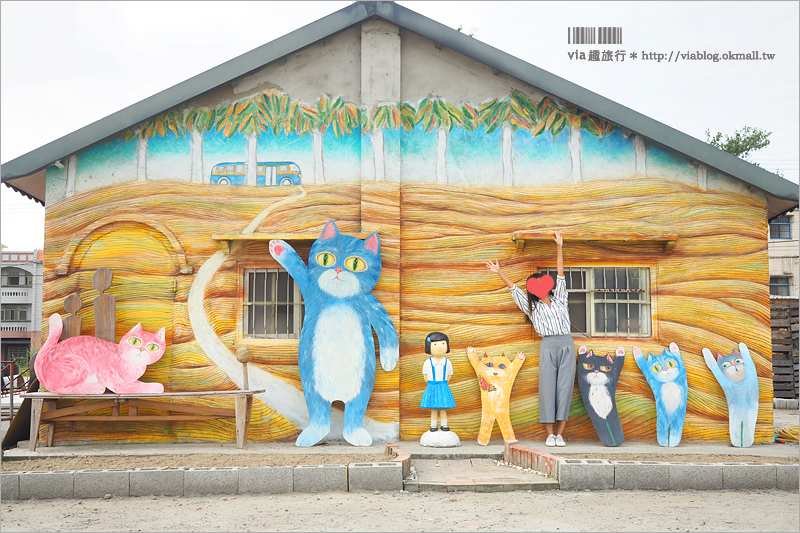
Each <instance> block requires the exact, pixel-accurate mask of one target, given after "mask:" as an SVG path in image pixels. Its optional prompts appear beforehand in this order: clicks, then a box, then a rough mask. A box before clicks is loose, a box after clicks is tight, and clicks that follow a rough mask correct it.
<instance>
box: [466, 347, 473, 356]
mask: <svg viewBox="0 0 800 533" xmlns="http://www.w3.org/2000/svg"><path fill="white" fill-rule="evenodd" d="M467 353H468V354H470V355H472V354H474V353H475V348H473V347H472V346H467Z"/></svg>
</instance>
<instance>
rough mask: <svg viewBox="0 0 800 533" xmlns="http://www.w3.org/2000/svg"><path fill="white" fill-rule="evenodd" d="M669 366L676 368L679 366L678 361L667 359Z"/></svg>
mask: <svg viewBox="0 0 800 533" xmlns="http://www.w3.org/2000/svg"><path fill="white" fill-rule="evenodd" d="M667 366H668V367H669V368H675V367H676V366H678V363H676V362H675V361H667Z"/></svg>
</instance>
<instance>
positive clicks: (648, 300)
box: [539, 265, 655, 339]
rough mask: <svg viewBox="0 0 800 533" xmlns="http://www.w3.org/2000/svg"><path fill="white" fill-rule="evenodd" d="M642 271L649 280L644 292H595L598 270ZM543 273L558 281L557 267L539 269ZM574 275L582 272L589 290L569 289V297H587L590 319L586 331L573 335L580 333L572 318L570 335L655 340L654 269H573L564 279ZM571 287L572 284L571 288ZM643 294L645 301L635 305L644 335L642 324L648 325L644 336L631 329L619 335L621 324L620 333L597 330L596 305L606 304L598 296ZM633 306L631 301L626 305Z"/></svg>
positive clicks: (626, 266) (645, 267) (637, 267)
mask: <svg viewBox="0 0 800 533" xmlns="http://www.w3.org/2000/svg"><path fill="white" fill-rule="evenodd" d="M609 268H613V269H615V270H616V269H625V270H626V271H627V270H630V269H638V270H639V275H640V276H642V275H645V274H646V276H647V279H646V280H645V281H644V282H643V283H642V285H644V288H643V289H639V290H636V291H632V290H618V289H596V288H595V286H594V285H595V276H594V273H595V271H596V270H601V269H609ZM539 271H540V272H545V273H546V274H550V275H551V276H553V279H555V276H556V274H557V269H556V267H542V268H540V269H539ZM574 272H581V273H583V281H584V285H585V288H583V289H569V288H568V289H567V294H568V295H569V294H570V293H583V294H585V295H586V296H585V298H586V301H585V310H584V313H585V317H586V331H573V330H576V329H578V328H577V327H575V326H573V325H572V318H571V317H570V333H571V334H572V335H574V336H580V337H583V338H589V339H614V338H622V339H652V338H655V325H654V320H653V314H654V313H653V310H654V308H655V303H654V301H653V296H652V288H651V285H652V283H653V268H652V267H651V266H633V265H598V266H588V267H587V266H570V267H566V266H565V267H564V275H565V276H564V277H565V278H566V279H569V275H570V274H571V273H574ZM615 275H616V272H615ZM570 284H571V280H570V283H569V284H568V285H570ZM623 292H624V293H626V294H629V293H639V294H644V295H645V298H644V300H640V301H633V303H634V304H635V305H638V306H639V308H640V309H641V310H642V312H641V314H640V317H639V322H640V328H639V329H640V331H641V330H642V328H641V324H644V323H645V321H646V326H647V327H646V329H645V331H644V332H643V333H638V334H637V333H635V332H632V331H630V329H628V330H627V331H619V321H618V322H617V329H616V330H614V331H613V332H608V333H604V332H598V331H597V327H596V320H595V304H597V303H602V302H604V300H602V299H599V298H595V295H597V294H608V293H623ZM607 303H617V304H619V303H622V302H620V301H619V300H617V301H615V302H607ZM624 303H626V304H628V305H630V303H631V301H627V302H624Z"/></svg>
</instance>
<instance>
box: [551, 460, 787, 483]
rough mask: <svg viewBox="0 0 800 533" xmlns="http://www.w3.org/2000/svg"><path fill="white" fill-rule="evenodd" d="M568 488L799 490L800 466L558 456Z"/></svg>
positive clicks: (560, 480) (559, 470)
mask: <svg viewBox="0 0 800 533" xmlns="http://www.w3.org/2000/svg"><path fill="white" fill-rule="evenodd" d="M558 481H559V485H560V487H561V488H562V489H565V490H606V489H623V490H723V489H735V490H757V489H777V490H786V491H796V490H798V485H799V484H800V465H797V464H770V463H662V462H656V461H609V460H607V459H561V458H559V459H558Z"/></svg>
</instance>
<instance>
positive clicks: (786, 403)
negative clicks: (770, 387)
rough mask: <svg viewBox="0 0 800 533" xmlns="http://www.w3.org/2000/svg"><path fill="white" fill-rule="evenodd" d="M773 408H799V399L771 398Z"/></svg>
mask: <svg viewBox="0 0 800 533" xmlns="http://www.w3.org/2000/svg"><path fill="white" fill-rule="evenodd" d="M772 408H773V409H800V400H796V399H795V400H791V399H788V398H773V399H772Z"/></svg>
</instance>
